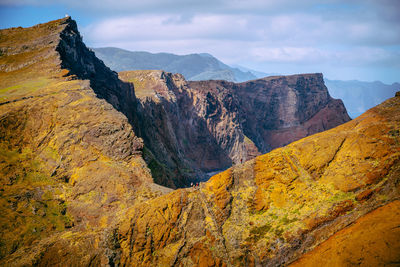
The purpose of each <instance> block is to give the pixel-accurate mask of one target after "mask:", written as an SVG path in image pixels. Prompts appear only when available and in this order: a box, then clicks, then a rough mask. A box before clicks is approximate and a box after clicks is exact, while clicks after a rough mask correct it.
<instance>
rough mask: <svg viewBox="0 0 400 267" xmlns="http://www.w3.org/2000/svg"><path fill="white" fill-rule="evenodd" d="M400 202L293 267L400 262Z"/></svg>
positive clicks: (361, 220)
mask: <svg viewBox="0 0 400 267" xmlns="http://www.w3.org/2000/svg"><path fill="white" fill-rule="evenodd" d="M399 225H400V201H398V200H397V201H394V202H391V203H389V204H387V205H385V206H383V207H380V208H378V209H376V210H374V211H372V212H370V213H368V214H366V215H364V216H363V217H361V218H359V219H358V220H356V221H355V223H354V224H352V225H350V226H348V227H346V228H344V229H343V230H341V231H339V232H337V233H335V234H334V235H333V236H331V237H330V238H329V239H328V240H326V241H325V242H323V243H322V244H320V245H319V246H317V247H316V248H315V249H314V250H312V251H311V252H309V253H306V254H305V255H304V256H302V257H301V258H300V259H299V260H297V261H296V262H294V263H292V264H291V265H290V266H293V267H294V266H355V265H361V266H386V265H391V264H392V263H393V264H394V265H396V263H397V262H399V261H400V227H399Z"/></svg>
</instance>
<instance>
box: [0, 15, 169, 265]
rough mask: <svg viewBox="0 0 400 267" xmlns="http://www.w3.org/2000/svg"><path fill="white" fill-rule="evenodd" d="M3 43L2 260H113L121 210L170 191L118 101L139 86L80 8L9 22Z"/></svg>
mask: <svg viewBox="0 0 400 267" xmlns="http://www.w3.org/2000/svg"><path fill="white" fill-rule="evenodd" d="M0 49H1V57H0V69H1V72H0V79H1V89H0V166H1V167H0V169H1V170H2V171H1V180H0V183H1V187H0V188H1V189H0V211H1V219H0V229H1V231H0V265H6V266H7V265H35V264H39V263H40V264H42V265H54V264H59V263H60V262H62V263H63V265H89V264H90V263H92V264H97V265H100V264H102V265H104V264H112V262H113V261H114V258H115V257H117V254H116V253H115V252H114V250H113V249H114V247H113V245H112V244H113V243H112V242H113V241H112V240H113V235H114V234H113V233H114V232H113V231H114V230H113V229H115V224H116V223H117V222H118V221H119V218H120V216H121V214H123V213H121V212H122V211H123V210H124V209H126V208H127V207H130V206H131V205H133V204H134V203H135V202H137V201H139V202H140V201H143V200H146V199H148V198H152V197H154V196H156V195H160V194H163V192H166V191H168V189H165V188H162V187H160V186H157V185H155V184H153V183H152V177H151V174H150V171H149V169H148V168H147V166H146V163H145V162H144V160H143V158H142V149H143V142H142V140H141V139H140V138H138V137H137V136H136V135H135V132H134V131H133V129H132V127H131V124H130V123H129V120H128V118H127V117H126V116H124V115H123V114H122V113H120V112H118V111H117V110H116V109H115V108H114V107H113V106H115V107H117V108H118V109H120V110H124V108H125V106H124V104H123V103H121V102H119V101H118V100H119V99H120V97H121V94H125V95H126V94H130V93H132V94H133V87H131V85H129V84H124V83H123V82H121V81H119V80H118V77H117V74H115V73H113V72H111V71H110V70H109V69H108V68H107V67H106V66H104V64H102V62H101V61H99V60H98V59H96V58H95V57H94V54H93V53H91V52H90V51H89V50H88V49H86V48H85V46H84V45H83V43H82V42H81V39H80V36H79V32H78V31H77V28H76V23H75V22H74V21H73V20H71V19H70V18H65V19H61V20H57V21H52V22H49V23H45V24H39V25H36V26H34V27H31V28H13V29H6V30H1V31H0ZM103 75H104V76H103ZM133 96H134V95H133ZM102 98H105V99H107V101H106V100H104V99H102ZM109 102H110V103H112V104H113V105H111V104H110V103H109ZM110 244H111V245H110ZM60 248H62V250H59V249H60ZM85 248H86V249H85ZM62 251H67V252H66V253H64V252H62ZM60 253H62V255H61V254H60ZM60 258H61V259H60Z"/></svg>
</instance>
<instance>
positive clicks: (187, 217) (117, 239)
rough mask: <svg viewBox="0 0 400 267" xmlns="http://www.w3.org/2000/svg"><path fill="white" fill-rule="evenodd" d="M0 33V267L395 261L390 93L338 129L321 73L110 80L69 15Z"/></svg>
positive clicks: (397, 192) (399, 233) (396, 163)
mask: <svg viewBox="0 0 400 267" xmlns="http://www.w3.org/2000/svg"><path fill="white" fill-rule="evenodd" d="M0 37H1V38H0V51H1V53H0V80H1V83H0V172H1V175H0V214H1V216H0V265H1V266H289V265H294V266H296V265H297V266H320V265H325V266H332V265H339V266H346V265H372V266H385V265H390V264H393V263H394V264H396V263H397V262H400V253H399V251H400V227H399V225H400V201H399V199H400V123H399V122H400V92H398V93H396V95H395V96H393V97H392V98H390V99H388V100H386V101H384V102H383V103H382V104H380V105H378V106H376V107H374V108H372V109H370V110H368V111H367V112H365V113H364V114H362V115H361V116H359V117H358V118H356V119H354V120H350V121H349V117H348V116H347V113H346V110H345V108H344V106H343V103H342V102H341V101H340V100H336V99H333V98H332V97H330V95H329V92H328V90H327V88H326V87H325V85H324V81H323V76H322V74H320V73H314V74H298V75H290V76H273V77H267V78H263V79H258V80H251V81H248V82H243V83H234V82H228V81H189V82H188V81H186V80H185V78H184V77H183V76H182V75H181V74H173V73H169V72H166V71H162V70H151V71H149V70H141V71H123V72H120V73H115V72H114V71H112V70H111V69H109V68H108V67H107V66H105V65H104V63H103V62H102V61H101V60H99V59H98V58H97V57H96V55H95V53H93V52H92V51H90V49H88V48H87V47H86V45H85V44H84V43H83V41H82V37H81V36H80V34H79V31H78V26H77V24H76V22H75V21H74V20H72V19H71V18H70V17H66V18H63V19H60V20H55V21H51V22H48V23H44V24H38V25H35V26H33V27H29V28H21V27H18V28H10V29H4V30H0ZM314 133H315V134H314ZM303 137H305V138H303ZM299 138H301V139H299ZM292 141H293V142H292ZM288 142H291V143H290V144H287V143H288ZM283 145H285V146H283ZM282 146H283V147H282ZM265 152H268V153H265ZM264 153H265V154H264ZM261 154H262V155H261ZM232 164H233V165H232ZM231 165H232V166H231ZM220 166H223V167H229V166H231V167H229V168H228V169H227V170H225V171H223V172H220V173H218V174H216V175H214V176H212V177H211V178H210V179H209V180H208V181H206V182H200V181H199V177H198V176H197V173H199V174H200V172H205V171H210V170H215V169H217V168H219V167H220ZM193 173H194V174H195V176H191V174H193ZM191 181H193V182H196V183H197V182H200V183H199V184H198V185H196V186H192V187H191V186H188V185H189V184H190V182H191ZM163 185H166V186H163ZM176 187H179V189H174V188H176Z"/></svg>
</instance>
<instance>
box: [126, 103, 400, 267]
mask: <svg viewBox="0 0 400 267" xmlns="http://www.w3.org/2000/svg"><path fill="white" fill-rule="evenodd" d="M399 121H400V98H399V97H396V98H392V99H389V100H387V101H386V102H384V103H383V104H381V105H379V106H377V107H375V108H373V109H371V110H369V111H368V112H366V113H365V114H363V115H362V116H360V117H358V118H357V119H355V120H353V121H350V122H348V123H346V124H343V125H341V126H338V127H336V128H334V129H331V130H328V131H325V132H323V133H319V134H315V135H313V136H310V137H307V138H304V139H301V140H299V141H297V142H294V143H292V144H290V145H288V146H286V147H283V148H278V149H275V150H273V151H271V152H270V153H268V154H265V155H262V156H259V157H257V158H255V159H253V160H250V161H247V162H246V163H244V164H240V165H236V166H234V167H232V168H230V169H228V170H227V171H225V172H222V173H220V174H217V175H215V176H214V177H212V178H211V179H210V180H209V181H208V182H207V183H204V184H201V185H200V187H199V188H189V189H180V190H176V191H174V192H172V193H170V194H168V195H165V196H162V197H160V198H156V199H152V200H150V201H148V202H147V203H146V204H144V205H140V206H138V205H136V206H133V207H132V208H131V209H130V210H129V212H127V213H126V219H125V220H124V222H123V223H121V226H120V227H119V229H118V242H119V244H120V246H121V258H120V259H121V261H120V263H121V264H122V265H141V266H159V265H167V266H172V265H176V266H180V265H182V266H282V265H288V264H289V263H291V262H293V261H294V260H296V259H298V258H299V257H301V256H302V255H303V254H304V253H305V252H307V251H311V252H310V253H309V254H306V256H305V258H304V259H303V258H302V259H300V261H299V262H298V265H299V266H304V265H303V264H314V265H315V264H318V263H319V264H321V262H325V263H328V264H329V263H343V264H350V263H351V264H370V263H372V264H374V265H380V266H383V265H385V264H390V263H393V262H398V261H399V260H400V253H399V250H398V248H399V244H400V236H399V234H398V233H399V229H398V226H399V225H400V219H399V216H398V212H399V208H400V202H399V197H400V186H399V185H400V143H399V131H400V124H399ZM353 223H354V224H353ZM349 225H350V228H346V227H347V226H349ZM363 227H366V228H365V229H363ZM353 231H354V232H353ZM358 236H360V238H362V239H361V240H362V244H360V242H359V241H357V242H356V239H357V237H358ZM328 238H329V239H328ZM325 240H327V241H326V242H325V243H322V242H324V241H325ZM361 240H360V241H361ZM319 244H321V245H320V246H318V245H319ZM357 244H359V245H360V246H361V247H359V246H358V245H357ZM381 245H382V246H383V247H376V246H381ZM315 247H316V249H315V252H314V251H313V248H315ZM344 250H346V251H345V252H344ZM362 251H370V252H371V253H370V254H368V255H367V254H365V253H362ZM336 252H340V253H336ZM342 252H343V253H342ZM354 256H356V257H358V258H354ZM321 257H323V259H321ZM320 260H321V261H320ZM296 264H297V263H296Z"/></svg>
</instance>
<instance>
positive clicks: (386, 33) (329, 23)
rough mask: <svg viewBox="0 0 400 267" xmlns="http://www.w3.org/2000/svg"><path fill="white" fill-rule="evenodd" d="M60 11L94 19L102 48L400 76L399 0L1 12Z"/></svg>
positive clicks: (225, 0) (92, 5)
mask: <svg viewBox="0 0 400 267" xmlns="http://www.w3.org/2000/svg"><path fill="white" fill-rule="evenodd" d="M54 4H58V5H62V6H65V7H68V8H72V9H73V10H78V11H84V13H85V15H86V16H87V17H90V18H91V21H92V22H91V23H89V24H87V25H85V27H83V28H82V27H81V29H80V30H81V32H82V33H83V35H84V40H85V41H86V42H87V43H88V45H90V46H94V47H100V46H117V47H121V48H125V49H128V50H142V51H143V50H144V51H150V52H172V53H177V54H187V53H198V52H208V53H211V54H213V55H214V56H216V57H217V58H219V59H221V60H223V61H225V62H227V63H239V64H244V65H254V66H260V67H262V66H270V65H271V64H283V65H285V66H289V65H288V64H292V65H291V68H293V69H298V70H299V71H301V70H302V68H305V67H306V66H322V65H324V66H330V67H331V70H332V72H333V71H334V70H335V69H336V70H337V69H338V68H341V69H346V70H347V69H348V68H362V67H371V68H372V66H376V67H377V68H378V67H385V68H392V69H391V71H392V72H393V73H396V72H397V73H398V76H400V70H399V63H398V62H400V60H399V59H400V56H399V54H400V16H399V15H398V10H400V1H398V0H379V1H378V0H353V1H347V0H325V1H319V0H302V1H292V0H268V1H265V0H247V1H244V0H190V1H189V0H172V1H171V0H168V1H167V0H147V1H143V0H140V1H139V0H133V1H132V0H120V1H118V2H116V1H115V0H86V1H82V0H58V1H55V0H0V7H1V6H16V5H20V6H21V5H22V6H24V5H34V6H48V5H54ZM71 14H72V16H74V15H73V12H71ZM246 63H248V64H246ZM369 73H371V71H370V72H369Z"/></svg>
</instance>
